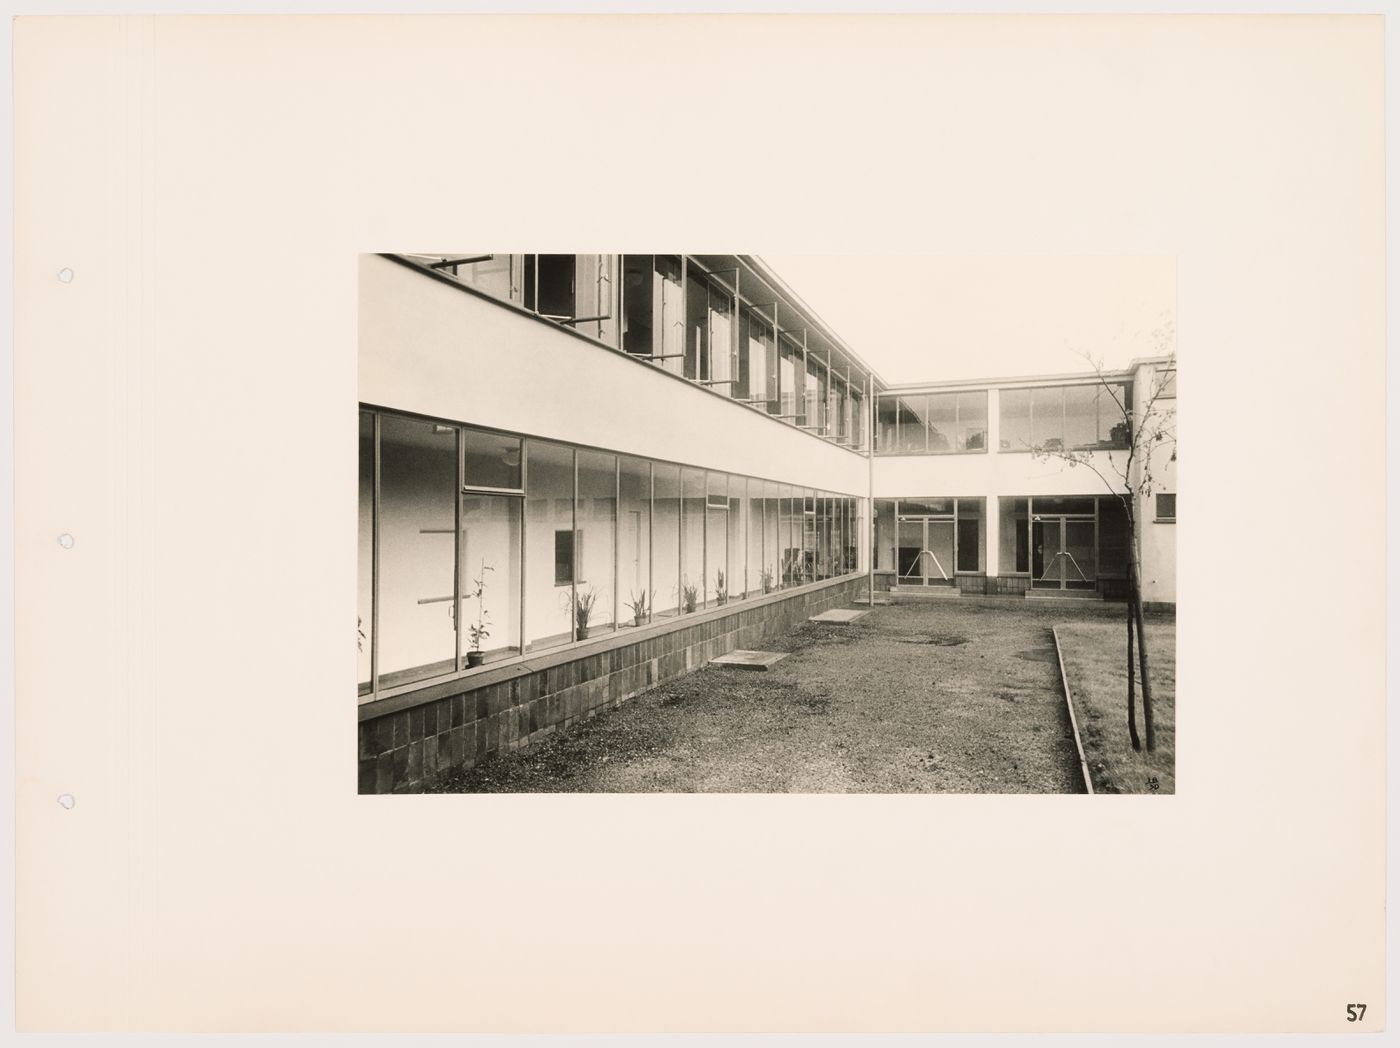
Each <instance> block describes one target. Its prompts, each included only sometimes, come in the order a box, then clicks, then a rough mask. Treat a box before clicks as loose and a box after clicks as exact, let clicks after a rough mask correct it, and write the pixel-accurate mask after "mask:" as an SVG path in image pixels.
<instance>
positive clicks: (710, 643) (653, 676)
mask: <svg viewBox="0 0 1400 1048" xmlns="http://www.w3.org/2000/svg"><path fill="white" fill-rule="evenodd" d="M865 582H866V578H865V576H863V575H859V576H855V577H853V578H849V579H844V580H841V581H839V582H835V583H831V584H828V585H819V586H814V587H812V588H810V589H804V590H802V591H800V592H797V593H794V594H792V595H791V596H788V597H781V596H779V597H776V599H775V598H773V597H763V598H758V599H757V600H749V601H743V602H741V603H738V604H736V605H731V606H728V607H726V608H725V609H723V610H721V609H715V610H714V611H711V612H705V613H702V614H701V615H699V616H696V617H695V618H696V619H697V620H698V621H694V622H687V621H679V622H677V623H675V624H674V625H673V626H671V628H669V629H665V630H664V631H662V632H657V629H656V627H655V626H653V627H651V628H649V629H648V630H647V631H646V635H645V636H644V637H641V638H639V639H638V640H636V641H634V642H631V643H629V642H627V640H626V634H625V632H619V633H615V634H612V635H610V636H609V637H608V638H607V640H606V643H602V644H588V645H585V646H583V647H582V648H580V649H576V650H566V651H564V652H557V653H556V652H550V653H547V654H545V655H542V656H540V657H539V658H527V659H526V660H525V661H524V662H521V663H517V664H515V665H513V666H508V667H502V668H500V669H495V668H490V669H488V670H487V671H485V672H482V673H480V674H478V675H477V676H478V678H479V679H474V678H473V677H466V678H463V679H461V680H459V681H454V682H452V683H451V684H450V685H448V686H446V687H444V685H441V684H439V685H435V686H433V687H432V688H425V689H423V695H424V699H423V701H422V702H418V703H416V704H413V705H409V706H408V707H407V708H403V701H402V697H396V699H394V700H385V701H384V703H376V704H375V705H381V704H384V705H387V704H389V703H391V702H392V703H393V704H394V705H396V706H398V707H399V708H397V709H395V710H394V711H393V712H388V713H385V714H383V715H381V716H375V715H374V711H373V709H372V708H370V707H364V708H362V709H361V717H362V719H361V720H360V726H359V728H360V730H359V736H360V741H359V767H360V792H361V793H406V792H413V791H415V790H421V789H422V788H423V787H424V786H427V785H428V784H430V783H432V782H433V781H434V780H435V779H437V778H438V777H439V776H440V775H442V774H443V773H444V772H447V771H449V770H452V769H454V768H470V767H471V766H472V765H474V764H476V763H477V762H478V761H480V760H482V759H483V758H485V757H486V756H488V755H490V754H493V753H505V752H509V751H512V750H518V749H520V748H521V747H523V746H528V745H529V744H530V743H532V742H536V741H538V740H540V739H542V738H544V737H546V736H548V735H549V734H550V733H552V732H554V731H556V730H558V729H559V728H567V727H568V726H569V725H571V724H573V723H575V722H576V721H579V720H581V719H583V718H586V717H591V716H593V715H594V714H596V713H597V712H598V711H599V710H602V709H607V708H609V707H614V706H619V705H621V704H622V703H623V702H624V701H625V700H627V699H630V698H632V697H633V696H634V695H637V694H639V693H641V692H643V691H645V690H647V689H648V688H650V687H652V686H653V685H656V684H659V683H661V682H662V681H665V680H670V679H672V678H674V677H679V676H682V675H684V674H686V673H688V672H690V671H691V670H695V669H699V668H700V667H701V666H703V665H705V663H707V662H709V661H710V660H711V659H713V658H715V657H716V656H718V655H723V654H725V653H726V652H729V651H733V650H734V649H736V648H754V647H759V646H760V645H761V643H762V641H763V640H764V638H766V637H773V636H776V635H778V634H780V633H785V632H786V631H787V630H789V629H792V628H793V627H794V626H797V625H799V624H800V623H802V622H804V621H806V619H807V617H808V616H810V615H815V614H816V613H818V612H820V611H825V610H826V609H827V608H831V607H841V606H844V605H846V604H849V603H850V602H851V598H852V597H853V596H855V593H856V590H857V588H858V587H859V588H861V589H862V590H863V588H864V585H865ZM668 625H670V624H668ZM598 647H601V648H603V650H601V651H597V650H593V649H595V648H598ZM444 691H447V694H443V692H444ZM409 701H410V702H412V697H410V699H409Z"/></svg>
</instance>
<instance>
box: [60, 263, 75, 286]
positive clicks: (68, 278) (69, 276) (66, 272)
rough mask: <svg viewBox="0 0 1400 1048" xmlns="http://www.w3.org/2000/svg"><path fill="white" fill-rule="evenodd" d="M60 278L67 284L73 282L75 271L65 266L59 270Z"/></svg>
mask: <svg viewBox="0 0 1400 1048" xmlns="http://www.w3.org/2000/svg"><path fill="white" fill-rule="evenodd" d="M58 279H59V280H61V281H62V282H63V283H65V284H71V283H73V271H72V270H71V269H69V268H68V267H67V266H64V267H63V268H62V269H60V270H59V271H58Z"/></svg>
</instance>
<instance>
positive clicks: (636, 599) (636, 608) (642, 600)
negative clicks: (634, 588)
mask: <svg viewBox="0 0 1400 1048" xmlns="http://www.w3.org/2000/svg"><path fill="white" fill-rule="evenodd" d="M626 603H627V606H628V607H629V608H631V609H632V624H633V625H634V626H645V625H646V624H647V618H648V615H649V612H650V610H651V592H650V591H649V590H642V592H641V593H633V594H632V599H631V600H629V601H627V602H626Z"/></svg>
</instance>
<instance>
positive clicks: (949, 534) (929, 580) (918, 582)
mask: <svg viewBox="0 0 1400 1048" xmlns="http://www.w3.org/2000/svg"><path fill="white" fill-rule="evenodd" d="M954 542H955V540H954V528H953V521H952V520H950V519H944V518H937V517H900V518H899V550H898V557H897V565H898V568H899V578H898V580H897V583H896V584H897V585H900V586H951V585H953V561H954V557H955V546H954Z"/></svg>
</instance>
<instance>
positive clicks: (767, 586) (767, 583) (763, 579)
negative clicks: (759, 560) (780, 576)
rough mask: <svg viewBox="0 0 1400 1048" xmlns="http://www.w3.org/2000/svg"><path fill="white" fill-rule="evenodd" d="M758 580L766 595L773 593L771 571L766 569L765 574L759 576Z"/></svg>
mask: <svg viewBox="0 0 1400 1048" xmlns="http://www.w3.org/2000/svg"><path fill="white" fill-rule="evenodd" d="M758 579H759V582H760V583H762V585H763V592H764V593H772V592H773V573H772V572H771V571H769V570H768V569H767V568H764V569H763V572H762V573H761V574H760V575H759V577H758Z"/></svg>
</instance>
